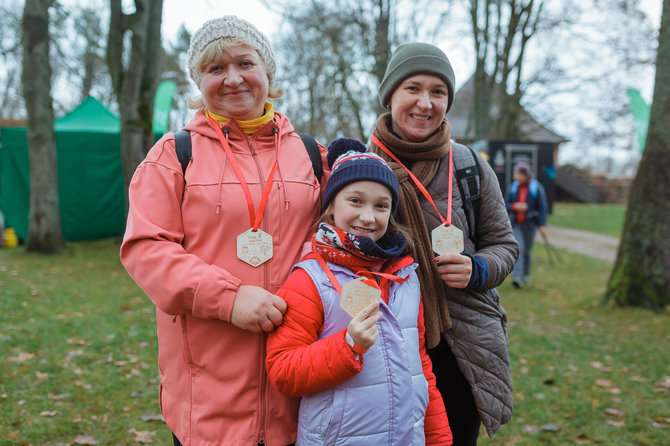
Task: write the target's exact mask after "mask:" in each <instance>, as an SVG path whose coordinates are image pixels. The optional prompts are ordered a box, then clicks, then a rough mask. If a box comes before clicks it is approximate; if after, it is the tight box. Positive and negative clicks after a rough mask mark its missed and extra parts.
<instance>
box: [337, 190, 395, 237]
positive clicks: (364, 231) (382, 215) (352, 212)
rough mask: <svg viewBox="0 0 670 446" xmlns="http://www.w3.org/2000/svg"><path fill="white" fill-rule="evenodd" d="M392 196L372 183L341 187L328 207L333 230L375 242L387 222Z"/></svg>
mask: <svg viewBox="0 0 670 446" xmlns="http://www.w3.org/2000/svg"><path fill="white" fill-rule="evenodd" d="M392 203H393V196H392V195H391V191H390V190H389V188H388V187H386V186H384V185H383V184H381V183H377V182H376V181H367V180H365V181H356V182H353V183H350V184H348V185H346V186H345V187H343V188H342V189H341V190H340V191H339V192H338V193H337V195H336V196H335V198H334V199H333V203H332V206H333V208H332V212H333V221H334V223H335V227H336V228H338V229H340V230H342V231H345V232H349V233H351V234H354V235H358V236H365V237H370V238H371V239H372V240H374V241H377V240H379V239H380V238H382V237H383V235H384V234H385V233H386V229H387V228H388V223H389V219H390V218H391V205H392Z"/></svg>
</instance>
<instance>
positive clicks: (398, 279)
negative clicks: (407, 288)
mask: <svg viewBox="0 0 670 446" xmlns="http://www.w3.org/2000/svg"><path fill="white" fill-rule="evenodd" d="M312 252H313V253H314V256H315V257H316V260H317V261H318V262H319V265H321V268H322V269H323V271H324V272H325V273H326V276H328V280H330V283H332V284H333V287H334V288H335V291H337V294H340V295H341V294H342V285H340V282H338V281H337V279H336V278H335V275H334V274H333V272H332V271H331V270H330V268H329V267H328V264H327V263H326V261H325V260H323V257H321V254H319V253H318V252H316V251H314V250H313V249H312ZM355 274H356V275H358V276H363V277H365V279H363V280H362V282H363V283H365V284H366V285H370V286H371V287H373V288H377V289H381V288H379V284H378V283H377V281H376V280H375V279H374V278H373V277H371V276H379V277H383V278H384V279H388V280H392V281H393V282H396V283H402V282H404V281H406V280H407V279H409V276H407V277H405V278H402V277H398V276H394V275H393V274H387V273H377V272H374V271H365V270H360V271H356V272H355Z"/></svg>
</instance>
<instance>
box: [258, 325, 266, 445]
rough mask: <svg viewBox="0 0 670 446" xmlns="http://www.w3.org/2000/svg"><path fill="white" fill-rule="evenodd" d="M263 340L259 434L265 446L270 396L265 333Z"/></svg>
mask: <svg viewBox="0 0 670 446" xmlns="http://www.w3.org/2000/svg"><path fill="white" fill-rule="evenodd" d="M260 339H261V358H263V359H262V360H261V361H260V373H259V376H260V398H259V399H258V400H259V401H260V404H261V410H260V414H261V416H260V420H259V421H260V423H259V424H260V425H259V432H258V444H259V445H261V444H265V422H266V418H267V414H266V408H267V406H268V403H269V402H268V396H267V381H268V379H267V375H266V373H267V372H266V371H265V355H266V352H265V342H266V340H267V336H266V335H265V333H262V334H261V336H260Z"/></svg>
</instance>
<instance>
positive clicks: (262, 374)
mask: <svg viewBox="0 0 670 446" xmlns="http://www.w3.org/2000/svg"><path fill="white" fill-rule="evenodd" d="M247 143H248V144H249V151H250V152H251V156H252V158H253V160H254V163H255V164H256V170H258V182H259V184H260V188H261V191H262V190H263V189H264V188H265V183H264V180H263V179H264V178H265V177H264V176H263V169H262V168H261V165H260V163H259V161H258V155H257V153H256V150H255V148H254V145H253V144H252V142H251V139H250V138H247ZM269 181H272V179H271V178H270V179H269ZM261 225H262V230H264V231H266V232H267V225H266V222H265V219H263V221H262V222H261ZM261 267H262V268H263V274H264V281H265V286H264V288H265V289H266V290H267V289H269V288H270V277H269V274H270V272H269V269H268V267H267V262H265V263H264V264H263V265H261ZM265 340H266V337H265V334H264V333H262V334H261V336H260V341H261V358H262V359H261V361H260V370H259V374H258V376H259V381H260V382H259V385H260V398H258V401H259V403H260V410H259V413H260V417H259V420H258V444H259V445H264V444H265V422H266V417H267V414H266V406H267V395H266V392H267V389H266V381H267V378H266V371H265Z"/></svg>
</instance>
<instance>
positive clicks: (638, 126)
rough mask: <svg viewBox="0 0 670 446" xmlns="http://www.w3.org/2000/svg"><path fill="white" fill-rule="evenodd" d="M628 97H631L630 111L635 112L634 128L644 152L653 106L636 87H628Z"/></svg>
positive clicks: (639, 145)
mask: <svg viewBox="0 0 670 446" xmlns="http://www.w3.org/2000/svg"><path fill="white" fill-rule="evenodd" d="M628 98H629V99H630V111H631V113H632V114H633V128H634V129H635V133H636V134H637V146H638V148H639V149H640V152H642V151H643V150H644V143H645V141H646V140H647V129H648V128H649V114H650V112H651V107H650V105H649V104H647V103H646V102H645V101H644V99H642V95H640V91H639V90H636V89H635V88H629V89H628Z"/></svg>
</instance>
